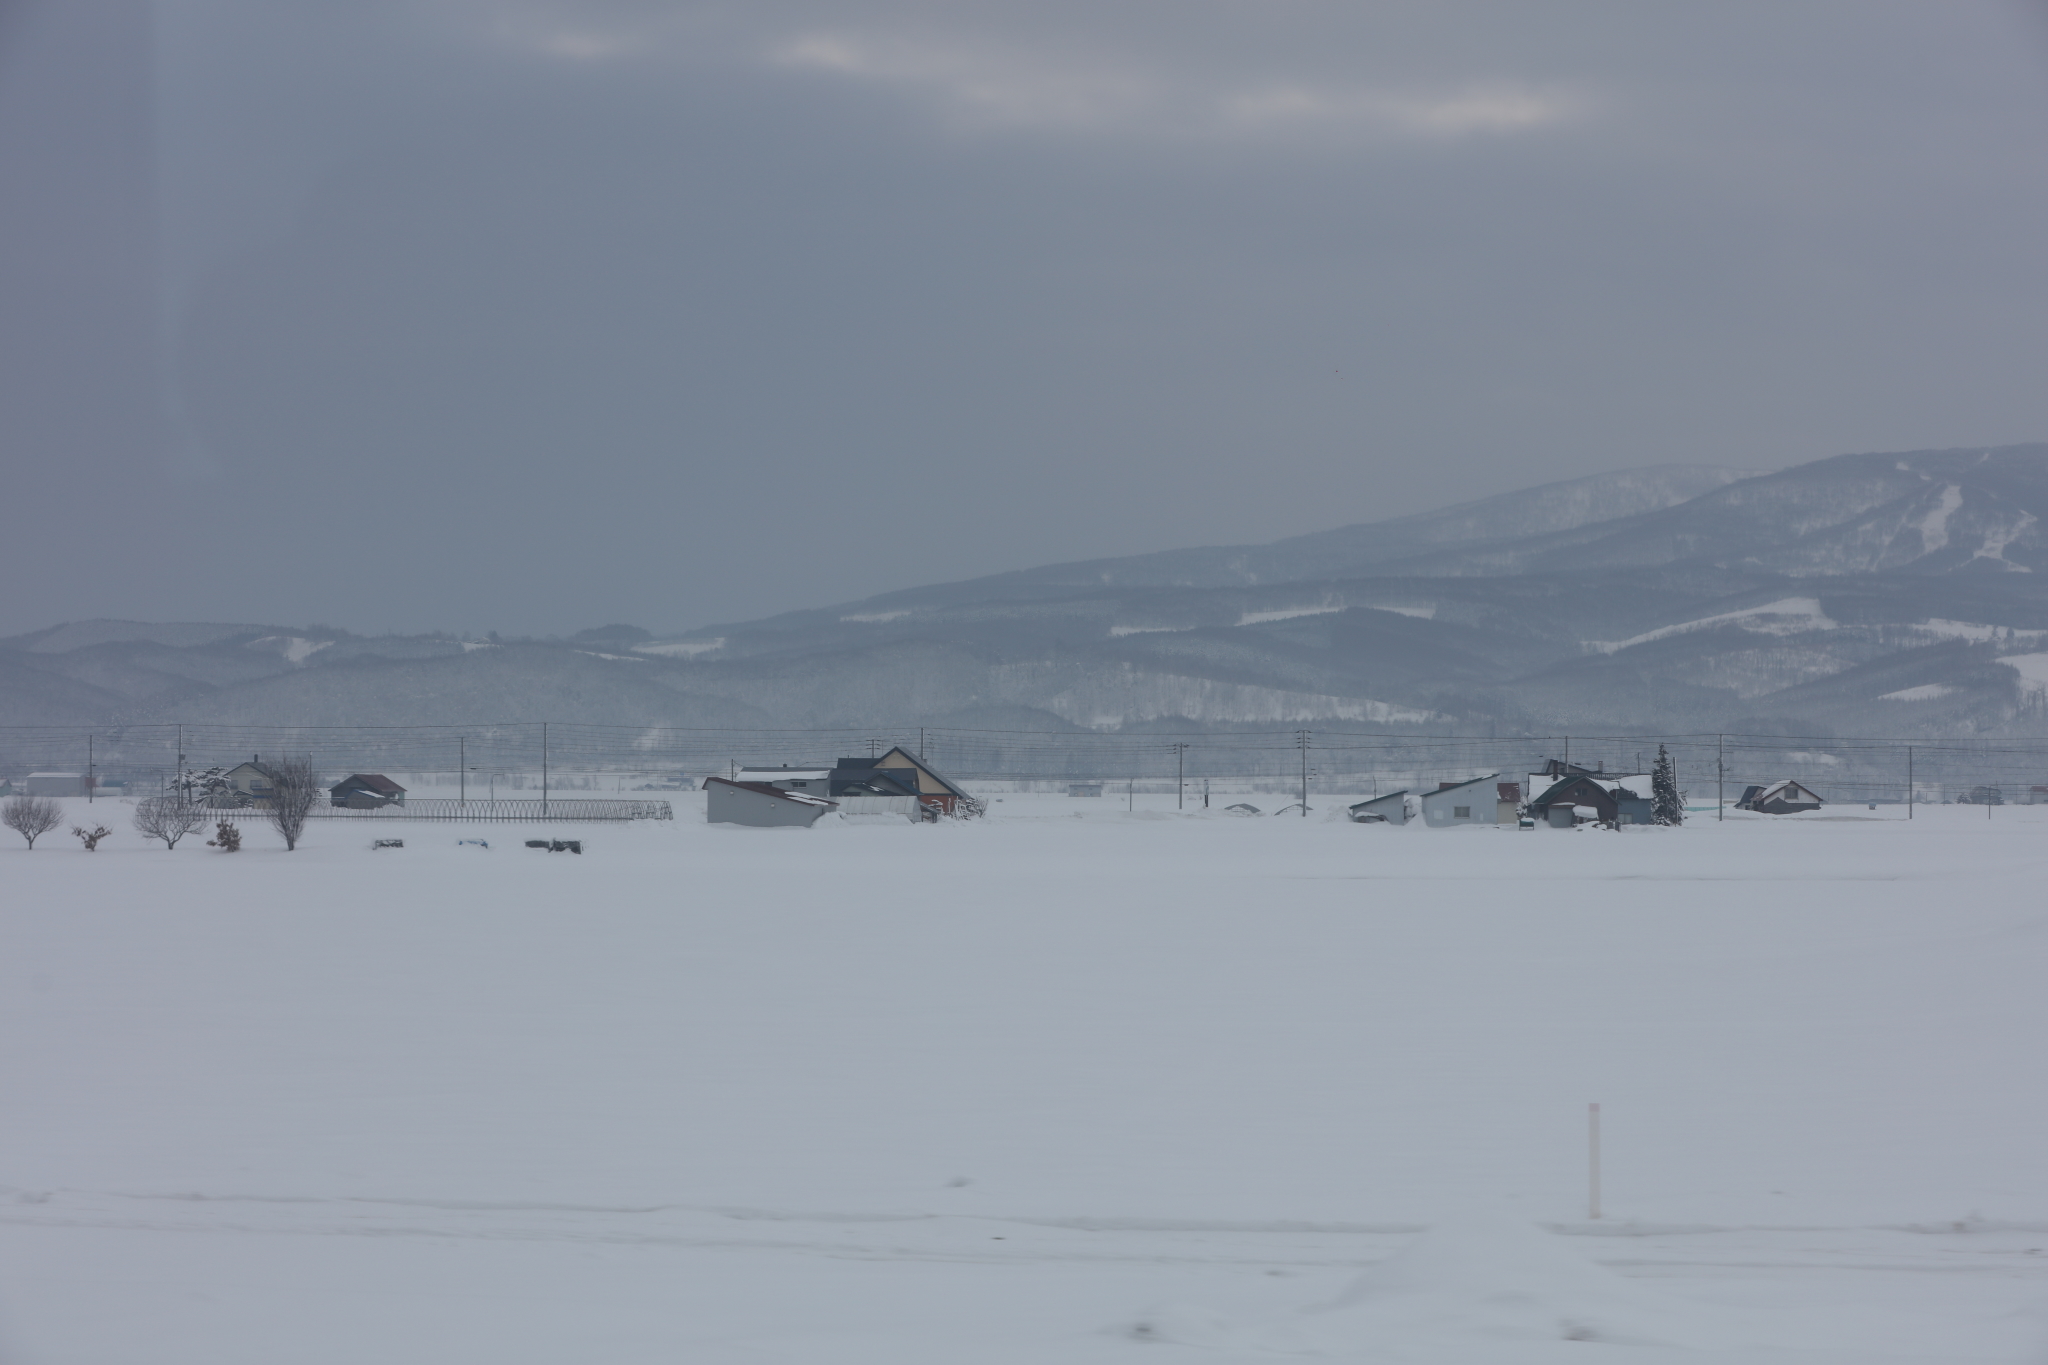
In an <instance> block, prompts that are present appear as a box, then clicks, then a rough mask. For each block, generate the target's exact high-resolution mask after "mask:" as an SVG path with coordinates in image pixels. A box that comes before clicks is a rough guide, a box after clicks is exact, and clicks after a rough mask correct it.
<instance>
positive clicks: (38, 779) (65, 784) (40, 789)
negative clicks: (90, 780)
mask: <svg viewBox="0 0 2048 1365" xmlns="http://www.w3.org/2000/svg"><path fill="white" fill-rule="evenodd" d="M22 791H23V794H24V795H28V796H84V795H86V794H87V793H86V790H85V774H84V773H30V774H29V775H28V781H27V783H26V785H25V786H24V787H23V788H22Z"/></svg>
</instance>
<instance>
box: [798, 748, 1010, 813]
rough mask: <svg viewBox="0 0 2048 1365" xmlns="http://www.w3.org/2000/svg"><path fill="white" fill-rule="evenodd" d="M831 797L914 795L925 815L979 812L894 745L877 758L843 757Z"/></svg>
mask: <svg viewBox="0 0 2048 1365" xmlns="http://www.w3.org/2000/svg"><path fill="white" fill-rule="evenodd" d="M831 781H832V787H831V791H830V793H829V795H832V796H915V797H916V798H917V799H918V802H919V804H921V805H922V806H923V807H924V808H925V810H926V812H927V813H929V814H930V815H932V816H934V817H936V816H939V815H954V814H961V813H968V812H978V811H979V810H980V809H981V806H980V803H979V802H977V801H976V800H975V799H974V798H973V797H971V796H969V795H968V794H967V793H966V792H965V791H963V790H961V788H960V787H958V786H957V785H955V784H954V783H952V782H950V781H948V780H947V779H945V778H944V777H941V776H940V775H939V774H938V772H937V771H936V770H935V769H933V768H932V766H931V765H930V764H928V763H926V762H924V761H923V760H922V759H919V758H916V757H914V756H913V755H911V754H910V753H908V752H907V751H906V750H905V749H904V748H903V746H902V745H900V744H899V745H897V746H896V747H895V748H893V749H891V750H889V752H888V753H886V754H883V755H882V756H881V757H880V758H842V759H840V760H839V766H838V767H836V768H834V769H833V770H832V773H831Z"/></svg>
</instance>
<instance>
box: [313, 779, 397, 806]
mask: <svg viewBox="0 0 2048 1365" xmlns="http://www.w3.org/2000/svg"><path fill="white" fill-rule="evenodd" d="M327 799H328V800H329V801H330V802H332V803H333V804H334V805H337V806H346V807H348V808H349V809H350V810H376V809H377V808H378V807H379V806H402V805H404V804H405V788H403V787H401V786H399V785H398V784H397V783H396V782H393V781H392V780H391V779H390V778H388V777H386V776H384V774H382V773H350V774H349V775H348V776H347V777H345V778H343V779H342V780H341V781H339V782H337V783H335V784H334V785H333V786H332V787H330V788H328V791H327Z"/></svg>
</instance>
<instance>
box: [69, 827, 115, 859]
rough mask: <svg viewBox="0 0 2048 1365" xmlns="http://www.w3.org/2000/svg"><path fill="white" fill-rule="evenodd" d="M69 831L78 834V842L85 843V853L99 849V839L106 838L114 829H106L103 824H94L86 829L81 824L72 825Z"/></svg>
mask: <svg viewBox="0 0 2048 1365" xmlns="http://www.w3.org/2000/svg"><path fill="white" fill-rule="evenodd" d="M71 832H72V833H73V834H75V835H77V836H78V842H79V843H81V844H84V845H85V851H86V852H87V853H96V852H98V851H99V846H100V840H102V839H104V838H106V837H107V836H108V835H109V834H112V833H113V832H114V831H112V830H110V829H108V828H107V827H106V826H105V825H94V826H93V827H92V828H91V829H87V828H86V827H85V826H83V825H73V826H72V827H71Z"/></svg>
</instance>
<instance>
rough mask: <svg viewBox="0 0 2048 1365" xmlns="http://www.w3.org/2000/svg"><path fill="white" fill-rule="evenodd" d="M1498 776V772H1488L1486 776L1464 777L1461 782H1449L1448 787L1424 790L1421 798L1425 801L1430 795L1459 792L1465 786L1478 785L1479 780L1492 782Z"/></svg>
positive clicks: (1445, 794) (1446, 794) (1447, 794)
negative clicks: (1429, 790)
mask: <svg viewBox="0 0 2048 1365" xmlns="http://www.w3.org/2000/svg"><path fill="white" fill-rule="evenodd" d="M1499 777H1500V774H1499V773H1488V774H1487V775H1486V776H1484V777H1469V778H1466V779H1465V780H1464V781H1463V782H1453V783H1452V784H1451V785H1450V786H1448V787H1438V788H1437V789H1436V790H1435V791H1433V792H1424V793H1423V794H1422V799H1423V800H1425V801H1427V800H1429V799H1430V798H1431V797H1432V796H1449V795H1450V794H1451V793H1452V792H1460V791H1463V790H1465V788H1467V787H1476V786H1478V785H1479V784H1480V783H1481V782H1493V781H1497V780H1498V779H1499Z"/></svg>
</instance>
